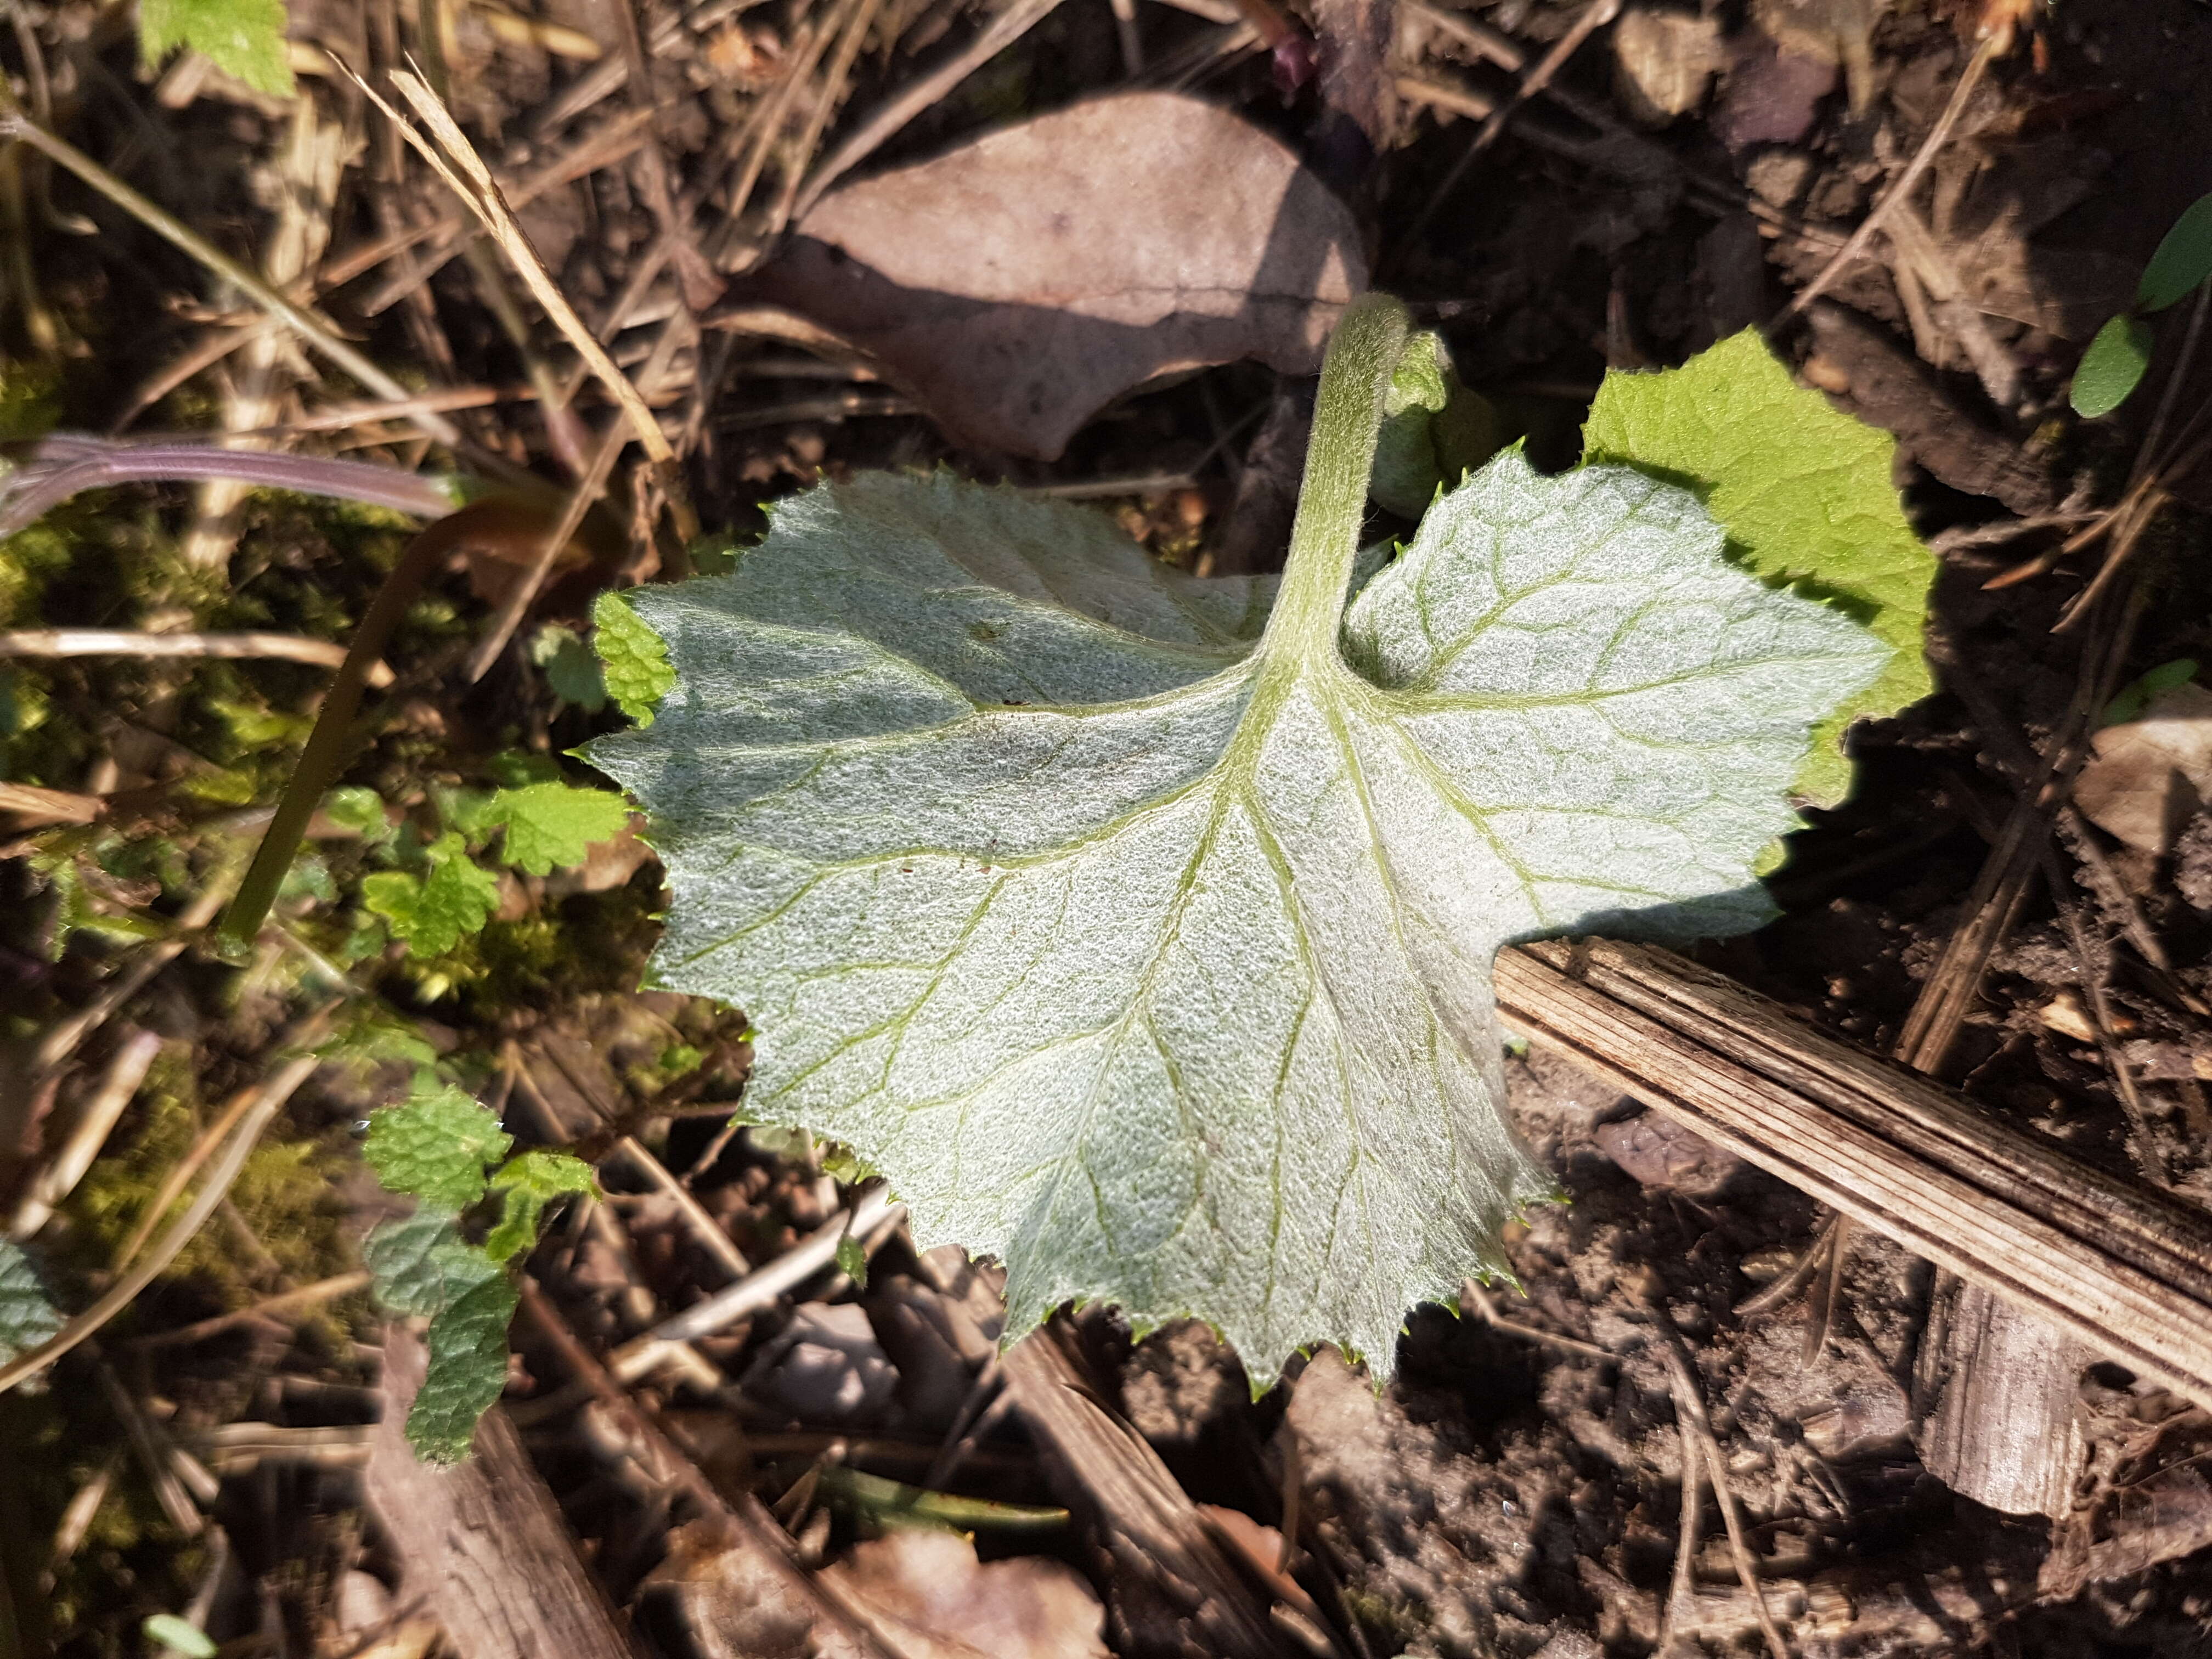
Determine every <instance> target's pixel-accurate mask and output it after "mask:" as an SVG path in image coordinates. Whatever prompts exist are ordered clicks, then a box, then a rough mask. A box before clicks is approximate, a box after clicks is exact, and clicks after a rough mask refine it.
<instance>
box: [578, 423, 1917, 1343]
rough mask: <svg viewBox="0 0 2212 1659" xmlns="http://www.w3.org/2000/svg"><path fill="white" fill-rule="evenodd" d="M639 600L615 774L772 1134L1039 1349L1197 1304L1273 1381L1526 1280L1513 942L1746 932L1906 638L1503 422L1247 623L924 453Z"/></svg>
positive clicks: (1094, 531) (673, 949) (843, 488)
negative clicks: (1346, 575)
mask: <svg viewBox="0 0 2212 1659" xmlns="http://www.w3.org/2000/svg"><path fill="white" fill-rule="evenodd" d="M1319 441H1320V440H1319V439H1318V437H1317V439H1316V442H1317V443H1318V442H1319ZM1370 442H1371V438H1370ZM1359 477H1360V480H1361V481H1362V482H1364V466H1363V470H1362V471H1361V473H1360V475H1359ZM1349 488H1350V489H1351V491H1352V494H1351V499H1352V501H1354V503H1355V507H1354V519H1355V522H1356V501H1357V496H1358V493H1359V485H1358V484H1357V483H1355V484H1353V485H1352V486H1350V487H1349ZM971 538H972V539H971ZM1010 549H1012V551H1010ZM1063 550H1067V556H1062V554H1063ZM1073 550H1081V556H1079V557H1078V556H1074V554H1073ZM1347 557H1348V552H1347ZM1294 558H1295V555H1294ZM1337 580H1338V581H1339V582H1340V583H1341V581H1342V578H1341V576H1339V578H1338V579H1337ZM627 597H629V599H630V600H631V602H632V603H634V604H635V606H636V608H637V610H638V611H639V613H640V615H641V617H643V618H644V620H645V621H646V622H647V623H649V624H650V625H651V626H652V627H653V629H655V630H657V631H658V632H659V634H660V635H662V636H663V637H664V638H665V640H666V641H667V642H668V647H669V651H670V660H671V665H672V666H673V667H674V669H675V671H676V674H677V682H676V684H675V687H674V689H673V690H671V691H670V692H669V694H668V695H667V696H666V697H665V699H664V701H663V702H661V704H660V705H659V711H658V714H657V717H656V718H655V720H654V721H653V725H652V726H651V728H650V729H649V730H644V731H639V732H629V733H624V734H622V735H619V736H617V737H614V738H607V739H603V740H602V741H601V742H599V744H596V745H594V747H593V749H592V761H593V763H594V764H596V765H598V766H599V767H600V768H602V769H604V770H605V771H607V772H608V773H609V774H611V775H613V776H614V777H616V778H617V780H619V781H621V782H622V783H623V784H624V785H625V786H626V787H628V788H629V790H630V791H631V792H632V793H634V794H635V795H636V796H637V797H638V798H639V799H641V801H642V802H643V803H644V804H645V805H646V806H647V808H648V810H649V811H651V812H652V814H653V832H652V834H653V842H654V844H655V845H656V846H657V847H658V848H659V849H660V852H661V854H662V856H663V858H664V860H665V862H666V865H667V867H668V871H669V878H670V882H671V886H672V888H673V890H674V896H675V903H674V907H673V908H672V910H671V915H670V916H669V918H668V923H667V931H666V933H665V938H664V939H663V941H662V943H661V945H660V947H659V951H658V953H657V955H656V957H655V958H654V977H655V979H656V980H657V981H658V982H659V983H661V984H663V985H665V986H668V987H673V988H676V989H679V990H684V991H690V992H696V993H701V994H708V995H712V996H715V997H719V998H721V999H723V1000H726V1001H729V1002H732V1003H735V1004H738V1005H739V1006H743V1007H744V1009H745V1010H746V1012H747V1013H748V1014H749V1015H750V1018H751V1020H752V1022H753V1024H754V1026H755V1027H756V1029H757V1032H758V1036H757V1040H756V1043H757V1046H756V1060H755V1071H754V1074H753V1080H752V1083H751V1085H750V1091H749V1093H748V1095H747V1098H746V1103H745V1112H746V1115H748V1116H749V1117H750V1118H752V1119H755V1120H757V1121H763V1122H773V1123H803V1124H805V1125H806V1126H807V1127H810V1128H811V1129H813V1130H814V1131H816V1132H817V1133H822V1134H824V1135H828V1136H830V1137H833V1138H835V1139H838V1140H841V1141H843V1142H845V1143H847V1144H848V1145H849V1146H852V1147H853V1148H854V1150H855V1152H858V1153H859V1154H860V1157H861V1158H864V1159H865V1160H866V1162H867V1163H869V1164H872V1165H873V1166H874V1167H875V1168H877V1169H878V1170H882V1171H883V1172H884V1175H885V1176H887V1177H888V1178H889V1179H890V1183H891V1185H892V1187H893V1188H895V1190H896V1192H897V1194H899V1196H900V1197H902V1199H904V1200H906V1201H907V1203H908V1205H909V1206H910V1208H911V1211H912V1217H913V1226H914V1231H915V1237H916V1243H917V1244H918V1245H919V1247H920V1248H921V1249H929V1248H931V1247H932V1246H934V1245H937V1244H939V1243H958V1244H961V1245H963V1246H965V1247H966V1248H967V1249H969V1250H971V1251H974V1252H976V1253H978V1254H982V1253H989V1254H993V1255H998V1256H999V1257H1000V1258H1001V1259H1002V1260H1003V1261H1005V1262H1006V1268H1007V1275H1008V1278H1007V1299H1008V1306H1009V1319H1010V1329H1011V1331H1012V1332H1013V1333H1015V1334H1018V1333H1019V1332H1020V1331H1022V1330H1024V1329H1026V1328H1029V1327H1030V1326H1031V1325H1033V1324H1034V1323H1035V1322H1037V1321H1038V1320H1039V1319H1041V1318H1042V1317H1043V1316H1044V1315H1045V1314H1047V1313H1048V1312H1049V1311H1050V1310H1051V1309H1052V1308H1054V1306H1056V1305H1058V1304H1060V1303H1062V1302H1064V1301H1066V1300H1068V1299H1070V1298H1100V1299H1105V1300H1109V1301H1112V1302H1115V1303H1118V1304H1120V1305H1121V1307H1122V1308H1123V1310H1125V1311H1126V1313H1127V1316H1128V1317H1129V1318H1130V1320H1131V1322H1133V1324H1134V1325H1136V1326H1137V1327H1138V1328H1140V1329H1142V1328H1149V1327H1151V1326H1152V1325H1154V1324H1157V1323H1158V1322H1164V1321H1165V1320H1168V1319H1170V1318H1174V1317H1178V1316H1187V1315H1188V1316H1197V1317H1200V1318H1202V1319H1205V1320H1207V1321H1209V1322H1212V1324H1214V1325H1215V1326H1216V1327H1217V1328H1219V1329H1220V1330H1221V1331H1222V1333H1223V1334H1225V1336H1226V1337H1227V1338H1228V1339H1229V1340H1231V1342H1233V1343H1234V1344H1235V1346H1237V1350H1238V1352H1240V1353H1241V1354H1242V1355H1243V1359H1244V1363H1245V1364H1246V1366H1247V1368H1248V1369H1249V1371H1250V1373H1251V1375H1252V1376H1254V1377H1255V1379H1258V1380H1262V1381H1264V1380H1265V1379H1267V1378H1269V1377H1272V1376H1274V1375H1275V1374H1276V1372H1277V1370H1279V1367H1280V1366H1281V1364H1282V1363H1283V1362H1284V1361H1285V1359H1286V1358H1288V1357H1289V1356H1290V1355H1291V1353H1292V1352H1294V1351H1296V1350H1297V1349H1298V1348H1300V1347H1302V1346H1307V1345H1310V1344H1312V1343H1314V1342H1316V1341H1322V1340H1334V1341H1336V1342H1338V1343H1339V1344H1340V1345H1342V1346H1345V1347H1346V1348H1347V1349H1350V1350H1352V1351H1354V1352H1362V1353H1364V1354H1365V1355H1366V1356H1367V1357H1368V1358H1369V1359H1370V1362H1371V1363H1373V1364H1375V1365H1376V1367H1377V1369H1378V1370H1387V1369H1388V1367H1389V1363H1390V1358H1391V1355H1392V1353H1393V1349H1394V1345H1395V1337H1396V1334H1397V1332H1398V1330H1399V1328H1400V1326H1401V1322H1402V1321H1403V1319H1404V1316H1405V1315H1406V1312H1407V1310H1408V1309H1409V1308H1411V1307H1412V1306H1413V1304H1416V1303H1418V1302H1420V1301H1423V1300H1428V1299H1449V1297H1452V1296H1454V1295H1455V1293H1456V1290H1457V1286H1458V1285H1459V1284H1460V1281H1461V1279H1462V1278H1463V1277H1464V1276H1465V1275H1467V1274H1468V1273H1471V1272H1480V1271H1485V1270H1488V1271H1502V1270H1503V1269H1504V1259H1503V1256H1502V1255H1501V1253H1500V1251H1499V1249H1498V1243H1497V1239H1498V1231H1499V1228H1500V1226H1501V1225H1502V1224H1503V1223H1504V1221H1505V1220H1507V1219H1508V1218H1510V1216H1511V1214H1512V1213H1513V1212H1514V1211H1515V1210H1516V1209H1517V1208H1518V1207H1519V1206H1522V1204H1524V1203H1526V1202H1528V1201H1529V1200H1534V1199H1536V1198H1538V1197H1541V1196H1543V1195H1546V1194H1547V1193H1548V1192H1549V1190H1550V1183H1549V1182H1548V1180H1547V1177H1546V1176H1544V1175H1543V1174H1542V1173H1541V1170H1539V1169H1538V1168H1537V1166H1536V1165H1535V1164H1534V1163H1533V1162H1532V1161H1531V1160H1530V1159H1529V1158H1528V1157H1527V1155H1526V1154H1525V1153H1523V1152H1522V1151H1521V1149H1520V1148H1519V1147H1518V1146H1516V1143H1515V1141H1514V1139H1513V1137H1512V1135H1511V1133H1510V1131H1509V1129H1508V1128H1507V1127H1506V1123H1505V1121H1504V1115H1503V1110H1502V1108H1503V1102H1504V1087H1503V1081H1502V1074H1501V1068H1500V1060H1499V1037H1498V1030H1497V1027H1496V1024H1495V1021H1494V1017H1493V1012H1492V991H1491V978H1490V976H1491V961H1492V956H1493V954H1494V953H1495V951H1497V949H1498V946H1499V945H1502V944H1504V943H1506V942H1508V941H1510V940H1513V939H1526V938H1529V937H1532V936H1535V935H1540V934H1547V933H1560V932H1570V931H1580V930H1591V929H1597V928H1603V929H1606V930H1607V931H1611V932H1614V933H1644V934H1647V935H1650V934H1659V935H1668V936H1680V935H1683V934H1692V933H1701V934H1712V933H1732V932H1736V931H1740V930H1741V929H1743V928H1745V927H1751V926H1753V925H1756V924H1757V923H1758V922H1759V921H1762V920H1764V919H1765V917H1766V915H1769V914H1770V906H1769V904H1768V902H1767V900H1766V898H1765V894H1764V892H1763V890H1761V889H1760V888H1759V885H1758V884H1757V883H1756V881H1755V880H1754V879H1753V873H1752V865H1753V860H1754V859H1755V858H1756V857H1757V856H1758V855H1759V852H1760V850H1761V849H1762V848H1765V846H1766V845H1767V844H1768V843H1769V842H1771V841H1772V840H1773V839H1774V838H1775V837H1776V836H1778V835H1780V834H1782V833H1784V831H1786V830H1788V829H1790V828H1791V827H1792V826H1793V824H1794V823H1795V819H1794V817H1793V815H1792V813H1791V812H1790V809H1789V807H1788V806H1787V805H1786V804H1785V802H1784V790H1785V788H1786V787H1787V786H1788V784H1789V782H1790V778H1791V777H1792V775H1793V774H1794V773H1795V772H1796V769H1797V767H1798V765H1799V763H1800V762H1801V761H1802V757H1803V755H1804V753H1805V749H1806V742H1807V732H1808V728H1809V727H1810V726H1811V725H1812V724H1813V723H1814V721H1816V720H1819V719H1820V718H1821V717H1822V716H1824V715H1825V714H1826V713H1827V711H1828V710H1829V709H1831V708H1832V707H1833V706H1834V705H1835V704H1836V703H1837V702H1838V701H1839V700H1840V699H1841V698H1843V697H1844V696H1847V695H1848V694H1849V693H1850V692H1851V691H1853V690H1857V688H1858V687H1860V686H1861V685H1863V684H1865V683H1866V682H1867V681H1868V680H1869V679H1870V678H1873V677H1874V676H1875V674H1876V673H1877V672H1878V671H1880V670H1881V666H1882V665H1883V663H1884V662H1885V660H1886V659H1887V656H1888V649H1887V647H1885V646H1883V645H1882V644H1881V643H1880V642H1879V641H1875V639H1873V638H1872V637H1871V636H1870V635H1868V634H1866V633H1865V632H1864V631H1863V629H1860V628H1858V627H1857V625H1856V624H1855V623H1850V621H1848V620H1846V619H1845V618H1844V617H1841V616H1839V615H1838V614H1836V613H1834V612H1832V611H1828V610H1826V609H1824V608H1822V607H1821V606H1820V605H1815V604H1814V603H1811V602H1809V601H1808V600H1805V599H1799V598H1797V597H1795V596H1793V595H1791V594H1789V593H1786V592H1776V591H1772V590H1770V589H1768V588H1766V587H1764V586H1761V585H1760V584H1759V582H1758V581H1756V580H1753V579H1752V578H1751V577H1749V576H1747V575H1745V574H1742V573H1741V572H1740V571H1738V570H1736V569H1735V568H1732V567H1731V566H1730V565H1729V564H1728V563H1727V562H1725V561H1724V560H1723V556H1722V534H1721V532H1720V530H1719V529H1718V528H1717V526H1715V525H1714V524H1713V522H1712V520H1711V519H1710V518H1709V517H1708V516H1707V515H1706V513H1705V510H1704V509H1703V508H1702V507H1699V504H1698V503H1697V501H1695V499H1694V498H1693V497H1692V496H1691V495H1689V494H1687V493H1686V492H1685V491H1683V490H1680V489H1675V488H1674V487H1672V486H1669V485H1666V484H1662V483H1656V482H1654V481H1653V480H1651V479H1650V478H1647V477H1644V476H1643V475H1641V474H1639V473H1637V472H1635V471H1631V470H1629V469H1626V468H1623V467H1613V466H1596V467H1589V468H1585V469H1583V470H1581V471H1576V472H1571V473H1568V474H1566V475H1565V476H1563V477H1555V478H1546V477H1538V476H1537V475H1536V474H1535V473H1534V472H1533V471H1531V470H1530V469H1529V467H1528V465H1527V464H1526V462H1525V461H1524V460H1523V459H1522V458H1521V457H1520V455H1519V454H1518V453H1508V454H1505V455H1502V456H1500V457H1499V458H1498V459H1497V460H1496V461H1494V462H1493V463H1492V465H1489V466H1488V467H1486V469H1485V470H1484V471H1482V472H1480V473H1479V474H1477V475H1476V476H1475V477H1474V478H1472V479H1471V480H1469V481H1468V483H1465V484H1463V485H1462V487H1461V488H1460V489H1457V490H1455V491H1454V492H1452V493H1451V494H1450V495H1447V496H1446V497H1444V498H1443V500H1442V501H1441V502H1440V503H1439V504H1438V505H1437V507H1434V508H1432V509H1431V512H1430V513H1429V514H1428V516H1427V518H1426V519H1425V521H1424V522H1423V524H1422V526H1421V528H1420V532H1419V535H1418V537H1417V538H1416V539H1415V541H1414V542H1413V545H1412V546H1411V547H1410V548H1409V549H1408V550H1407V552H1406V554H1405V555H1404V556H1403V557H1402V558H1401V559H1400V560H1399V561H1398V562H1396V563H1395V564H1394V565H1392V566H1390V567H1389V568H1386V569H1385V570H1383V572H1382V573H1381V574H1378V575H1377V576H1376V577H1375V578H1374V580H1372V581H1371V582H1370V584H1369V585H1368V586H1366V588H1365V589H1364V591H1363V592H1361V593H1360V595H1359V597H1358V600H1357V601H1356V602H1355V603H1354V604H1353V605H1352V606H1351V607H1350V609H1349V610H1348V611H1345V612H1344V613H1343V614H1342V615H1341V617H1340V618H1339V617H1338V615H1337V614H1336V611H1335V610H1334V608H1333V607H1332V606H1329V605H1323V606H1322V607H1321V608H1318V609H1312V610H1311V614H1310V616H1307V615H1305V614H1304V613H1301V614H1300V615H1297V616H1293V615H1292V614H1291V605H1290V604H1289V602H1288V601H1286V602H1285V615H1284V616H1283V617H1279V618H1278V621H1279V623H1282V624H1283V625H1282V626H1280V627H1278V628H1274V629H1270V630H1269V632H1268V633H1267V640H1266V642H1265V644H1264V645H1262V646H1261V647H1259V648H1257V649H1255V648H1254V647H1252V646H1251V645H1250V644H1249V634H1250V633H1251V631H1252V628H1251V623H1250V621H1249V614H1250V607H1251V604H1252V602H1253V597H1254V596H1253V594H1252V593H1251V592H1250V590H1249V586H1243V587H1238V588H1228V587H1225V586H1207V585H1205V584H1201V583H1198V582H1195V581H1194V580H1190V579H1188V578H1183V577H1179V576H1177V575H1176V574H1174V573H1171V572H1170V571H1168V570H1166V569H1165V568H1163V567H1160V566H1158V565H1156V564H1153V563H1152V562H1149V561H1146V560H1144V559H1143V557H1142V556H1141V555H1140V554H1139V553H1138V552H1137V550H1135V549H1134V548H1133V547H1131V546H1130V545H1129V544H1127V542H1126V541H1121V540H1119V539H1118V538H1115V536H1114V534H1113V532H1112V531H1111V528H1110V526H1107V525H1106V524H1105V521H1104V520H1102V519H1099V518H1097V517H1096V516H1094V515H1092V514H1090V513H1085V512H1081V511H1079V510H1077V509H1073V508H1066V507H1048V506H1043V505H1040V504H1037V503H1035V502H1029V501H1019V500H1018V498H1013V497H1011V496H1008V495H1004V494H1000V493H996V492H991V491H987V490H983V489H978V488H976V487H975V486H970V485H966V484H962V483H955V482H953V481H951V480H949V479H945V478H939V479H933V480H922V479H915V478H900V477H873V478H871V479H869V480H867V481H866V483H864V484H854V485H826V486H823V488H821V489H817V490H816V491H814V492H813V493H811V494H810V495H806V496H805V497H802V498H800V499H799V501H796V502H793V503H791V504H788V505H787V506H785V507H781V508H780V509H778V511H777V512H776V514H775V526H774V528H773V529H772V531H771V532H770V534H769V538H768V540H767V541H766V543H764V544H763V546H762V547H761V548H759V549H758V550H756V551H754V552H753V553H750V554H749V555H747V556H744V559H743V560H742V562H740V564H739V566H738V570H737V572H736V573H735V574H733V575H732V576H729V577H726V578H720V579H715V580H700V581H692V582H688V583H684V584H683V585H681V586H675V587H667V588H647V589H641V590H638V591H637V592H635V593H633V594H631V595H629V596H627ZM1102 616H1103V617H1109V618H1110V619H1111V621H1101V620H1099V617H1102ZM1116 623H1118V624H1119V626H1116V625H1115V624H1116Z"/></svg>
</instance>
